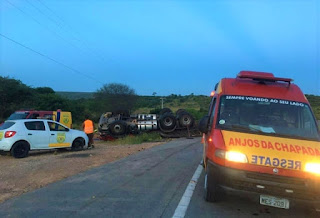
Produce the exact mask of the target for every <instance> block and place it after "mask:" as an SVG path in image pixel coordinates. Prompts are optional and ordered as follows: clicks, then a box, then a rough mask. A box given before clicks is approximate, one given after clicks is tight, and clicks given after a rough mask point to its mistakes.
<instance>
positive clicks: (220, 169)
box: [199, 71, 320, 209]
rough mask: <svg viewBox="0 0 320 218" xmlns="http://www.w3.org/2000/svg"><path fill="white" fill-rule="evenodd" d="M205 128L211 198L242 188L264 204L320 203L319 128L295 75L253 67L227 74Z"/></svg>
mask: <svg viewBox="0 0 320 218" xmlns="http://www.w3.org/2000/svg"><path fill="white" fill-rule="evenodd" d="M199 129H200V131H201V132H202V133H204V156H203V158H204V166H205V199H206V200H207V201H217V200H219V199H220V197H221V195H222V194H224V193H225V192H228V191H231V192H235V191H238V190H241V192H243V191H245V192H248V193H251V194H253V195H254V196H256V198H257V199H259V202H260V204H263V205H269V206H273V207H279V208H285V209H288V208H289V207H290V206H292V205H294V204H295V203H296V202H297V201H301V202H304V203H307V204H310V205H312V206H315V208H320V204H319V203H320V134H319V129H318V126H317V123H316V120H315V118H314V115H313V113H312V111H311V108H310V104H309V102H308V100H307V99H306V97H305V96H304V94H303V93H302V91H301V90H300V88H299V87H298V86H296V85H295V84H292V79H287V78H277V77H274V75H273V74H272V73H263V72H253V71H241V72H240V73H239V74H238V75H237V77H236V78H224V79H222V80H221V81H220V82H219V83H218V84H217V86H216V89H215V92H214V93H213V96H212V100H211V103H210V108H209V113H208V115H207V116H205V117H204V118H203V119H202V120H201V121H200V124H199Z"/></svg>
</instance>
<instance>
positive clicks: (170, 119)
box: [159, 113, 177, 132]
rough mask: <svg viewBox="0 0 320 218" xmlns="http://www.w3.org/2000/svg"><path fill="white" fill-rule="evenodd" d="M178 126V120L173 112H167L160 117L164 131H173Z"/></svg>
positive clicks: (160, 123)
mask: <svg viewBox="0 0 320 218" xmlns="http://www.w3.org/2000/svg"><path fill="white" fill-rule="evenodd" d="M176 126H177V120H176V117H175V116H174V115H173V114H172V113H165V114H163V115H162V116H161V117H160V119H159V127H160V129H161V130H162V131H163V132H172V131H174V130H175V129H176Z"/></svg>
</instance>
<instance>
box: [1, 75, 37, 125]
mask: <svg viewBox="0 0 320 218" xmlns="http://www.w3.org/2000/svg"><path fill="white" fill-rule="evenodd" d="M33 96H34V93H33V89H32V88H30V87H29V86H27V85H25V84H23V83H22V82H21V81H20V80H16V79H11V78H9V77H2V76H0V102H1V103H0V119H1V120H3V119H6V118H7V117H8V116H9V115H10V114H11V113H12V112H14V111H15V110H18V109H20V108H22V107H30V105H31V103H32V98H33Z"/></svg>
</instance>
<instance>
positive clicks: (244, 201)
mask: <svg viewBox="0 0 320 218" xmlns="http://www.w3.org/2000/svg"><path fill="white" fill-rule="evenodd" d="M201 156H202V145H201V143H200V138H195V139H177V140H174V141H171V142H169V143H167V144H164V145H160V146H156V147H153V148H151V149H148V150H145V151H142V152H140V153H137V154H135V155H131V156H129V157H127V158H125V159H122V160H119V161H116V162H113V163H110V164H106V165H103V166H101V167H98V168H95V169H92V170H89V171H86V172H84V173H81V174H78V175H75V176H73V177H70V178H67V179H64V180H62V181H60V182H57V183H54V184H51V185H48V186H47V187H44V188H41V189H38V190H36V191H33V192H30V193H26V194H24V195H21V196H19V197H16V198H13V199H11V200H8V201H6V202H4V203H2V204H0V217H74V216H77V217H90V216H92V217H93V216H94V217H172V216H173V214H174V213H175V210H176V208H177V206H178V204H179V202H180V199H181V197H182V196H183V194H184V192H185V189H186V187H187V186H188V184H189V182H190V179H191V178H192V176H193V174H194V172H195V170H196V169H197V168H198V166H199V163H200V161H201ZM2 170H3V169H2ZM65 170H68V167H67V166H66V169H65ZM0 182H1V181H0ZM203 183H204V175H203V172H202V173H201V175H200V178H199V180H198V184H197V185H196V187H195V190H194V193H193V196H192V198H191V201H190V204H189V206H188V208H187V210H186V215H185V217H257V216H259V217H290V216H294V217H313V216H314V217H316V215H317V214H316V213H313V212H310V211H308V210H305V209H304V208H299V207H297V208H291V209H289V210H284V209H276V208H270V207H264V206H260V205H259V204H258V203H257V202H256V201H255V200H253V199H250V198H246V197H245V196H237V195H235V196H228V197H227V198H226V199H225V200H224V201H223V202H220V203H216V204H213V203H207V202H205V201H204V200H203V197H202V194H203V193H202V191H203V190H202V187H203Z"/></svg>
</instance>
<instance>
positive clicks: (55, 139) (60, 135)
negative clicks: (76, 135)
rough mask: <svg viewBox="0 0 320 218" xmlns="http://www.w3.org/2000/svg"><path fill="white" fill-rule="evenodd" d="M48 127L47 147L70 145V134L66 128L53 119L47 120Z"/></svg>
mask: <svg viewBox="0 0 320 218" xmlns="http://www.w3.org/2000/svg"><path fill="white" fill-rule="evenodd" d="M47 122H48V126H49V129H50V142H49V148H65V147H71V144H72V141H71V140H72V135H71V133H70V131H69V129H68V128H66V127H64V126H62V125H61V124H59V123H56V122H53V121H47Z"/></svg>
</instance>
